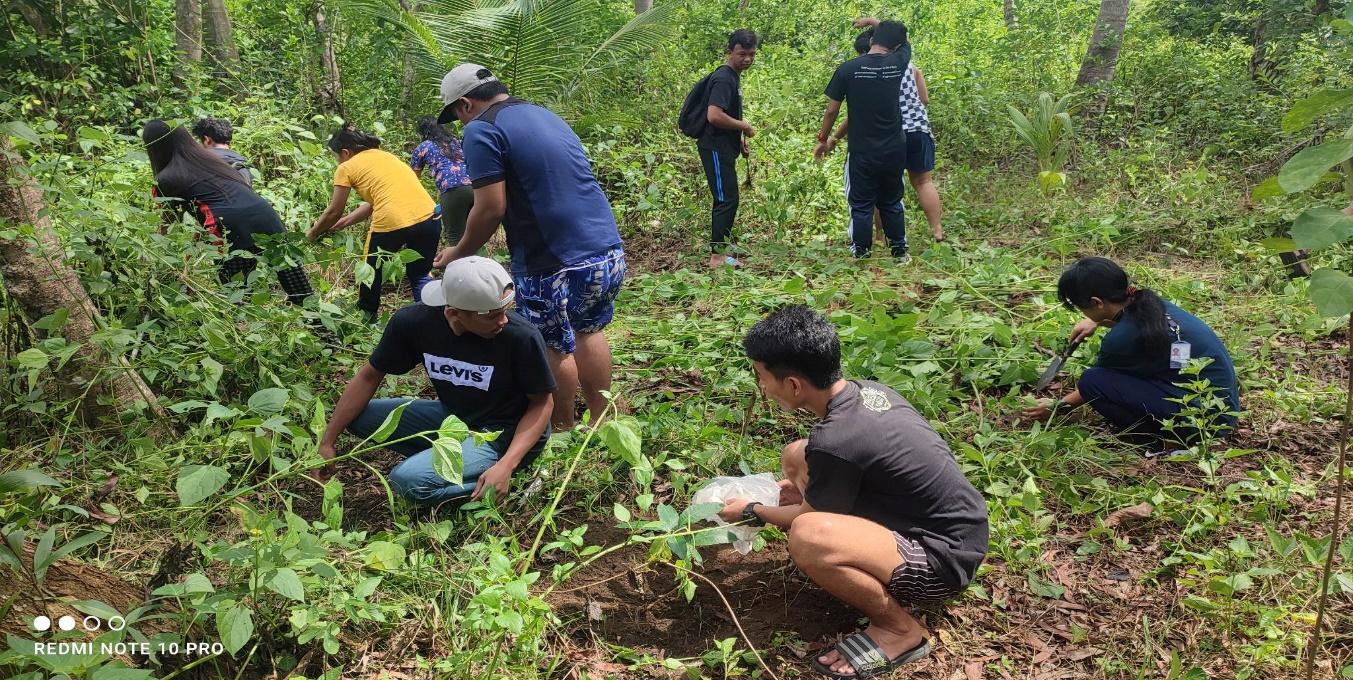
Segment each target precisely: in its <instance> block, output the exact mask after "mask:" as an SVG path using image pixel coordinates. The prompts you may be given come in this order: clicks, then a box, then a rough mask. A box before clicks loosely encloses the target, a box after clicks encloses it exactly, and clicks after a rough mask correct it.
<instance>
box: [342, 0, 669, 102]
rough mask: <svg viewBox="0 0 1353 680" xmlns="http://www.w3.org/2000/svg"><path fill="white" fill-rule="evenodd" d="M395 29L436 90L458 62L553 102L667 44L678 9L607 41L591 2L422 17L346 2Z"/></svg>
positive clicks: (376, 2) (438, 5)
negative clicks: (626, 61)
mask: <svg viewBox="0 0 1353 680" xmlns="http://www.w3.org/2000/svg"><path fill="white" fill-rule="evenodd" d="M340 4H341V5H342V6H343V7H346V8H349V9H351V10H353V11H355V12H357V13H359V14H363V15H366V16H370V17H373V18H378V19H381V20H384V21H389V22H391V23H393V24H394V25H396V26H398V27H399V28H400V29H401V30H402V31H403V32H404V33H405V35H406V36H407V38H408V47H407V48H406V49H408V50H409V53H410V54H411V55H412V56H413V57H414V63H415V64H416V67H417V69H418V71H419V73H420V75H421V76H422V77H423V78H424V79H425V81H427V82H437V81H438V80H440V79H441V77H442V75H443V74H444V73H445V72H446V70H447V69H448V68H450V67H451V66H452V65H454V64H456V63H457V62H461V61H469V62H474V63H478V64H483V65H485V66H488V67H489V68H490V69H491V70H493V71H494V73H495V74H496V75H497V76H498V77H499V78H501V79H502V80H503V82H504V83H506V84H507V86H508V88H509V89H511V91H512V93H513V94H515V95H517V96H520V97H524V98H532V99H537V100H544V101H549V102H555V101H559V100H560V99H562V98H563V97H565V96H567V95H569V94H571V93H573V92H574V91H576V90H577V88H578V87H579V86H580V84H581V83H582V82H584V81H585V80H586V79H587V78H593V77H596V76H597V75H598V73H599V72H600V71H602V70H603V69H605V68H607V67H610V66H613V65H614V64H615V63H617V62H619V61H623V60H624V59H626V58H630V57H633V56H635V55H638V54H640V53H641V52H644V51H647V50H650V49H652V48H653V47H654V46H655V45H658V44H661V43H662V42H664V41H666V40H667V39H668V38H669V37H670V36H671V34H672V31H673V29H674V27H675V26H674V20H675V17H676V10H677V8H678V7H680V3H661V4H658V5H657V6H656V7H653V8H652V9H650V10H648V11H647V12H644V13H643V14H640V15H639V16H636V17H634V18H633V19H632V20H630V21H629V22H627V23H626V24H625V25H624V26H621V27H620V28H619V29H618V30H615V31H614V32H613V33H609V34H608V31H607V30H606V28H605V27H604V26H603V25H601V24H600V23H599V22H598V21H597V20H596V17H597V16H598V14H597V12H596V6H595V5H594V4H593V3H591V2H588V1H587V0H543V1H538V0H488V1H487V2H467V1H465V0H431V1H429V2H424V3H419V5H418V10H417V11H410V10H407V9H405V7H404V5H402V4H401V3H399V2H398V1H397V0H342V1H341V2H340Z"/></svg>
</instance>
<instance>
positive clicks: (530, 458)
mask: <svg viewBox="0 0 1353 680" xmlns="http://www.w3.org/2000/svg"><path fill="white" fill-rule="evenodd" d="M406 402H407V403H408V404H409V406H408V408H405V409H404V413H402V414H401V415H400V417H399V426H398V427H396V428H395V431H394V432H393V433H391V435H390V437H389V439H387V441H394V440H396V439H403V438H405V437H410V436H412V435H416V434H418V433H420V432H429V431H430V435H431V437H430V438H429V437H414V438H413V439H409V440H406V441H402V442H398V443H395V444H391V445H389V446H388V447H387V448H389V449H390V450H392V451H394V452H395V453H398V454H400V455H401V456H404V460H403V461H401V462H400V463H399V464H398V465H396V466H395V467H394V469H392V470H390V486H391V487H393V488H394V490H395V492H396V493H398V494H399V495H400V497H401V498H403V499H404V500H407V501H409V502H410V503H416V504H418V505H439V504H441V503H445V502H446V501H449V500H455V499H458V498H465V497H468V496H469V495H470V494H471V493H474V489H475V483H476V482H477V481H478V480H479V476H480V475H482V474H484V471H485V470H487V469H489V468H490V467H492V466H493V464H494V463H497V462H498V459H500V458H502V455H503V452H505V451H507V447H508V444H510V443H511V434H512V433H511V432H505V433H503V436H502V437H499V438H498V439H497V440H496V441H492V442H485V443H484V444H476V443H475V440H474V437H468V438H466V439H465V441H463V442H461V449H460V451H461V456H462V457H463V459H464V461H465V469H464V474H463V477H464V479H463V480H462V483H460V484H452V483H451V482H448V481H446V480H445V479H442V477H441V475H438V474H437V472H436V471H435V470H433V469H432V441H433V440H434V439H436V437H437V432H436V431H437V428H439V427H441V425H442V421H443V420H446V417H447V416H449V415H451V412H450V411H448V410H447V409H446V407H445V406H443V405H442V402H440V401H438V400H436V399H372V400H371V402H370V403H368V404H367V405H366V408H365V409H362V412H361V414H359V415H358V416H357V418H355V419H354V420H353V421H352V422H351V423H349V424H348V428H347V429H348V432H349V433H350V434H354V435H356V436H358V437H364V438H365V437H369V436H371V433H373V432H375V431H376V430H377V429H379V428H380V426H381V423H384V422H385V418H386V416H388V415H390V412H391V411H393V410H395V409H396V408H398V407H399V405H400V404H403V403H406ZM549 438H550V431H549V428H546V429H545V433H544V434H543V435H541V437H540V441H538V442H536V445H535V446H533V447H531V450H530V451H528V452H527V454H526V457H525V458H523V459H522V462H521V464H520V465H518V466H517V471H518V472H520V471H522V470H524V469H527V468H529V467H530V465H531V464H532V463H534V462H535V459H536V457H537V456H539V455H540V452H541V451H543V450H544V449H545V442H547V441H548V440H549Z"/></svg>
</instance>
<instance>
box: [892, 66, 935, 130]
mask: <svg viewBox="0 0 1353 680" xmlns="http://www.w3.org/2000/svg"><path fill="white" fill-rule="evenodd" d="M897 102H898V104H899V105H901V107H902V129H903V130H904V131H906V132H914V131H916V130H920V131H921V132H924V133H926V134H929V133H930V116H929V115H928V114H927V113H926V108H925V104H922V103H921V93H920V91H918V90H917V88H916V66H915V65H914V64H913V65H912V66H911V67H910V68H908V69H907V73H906V75H904V76H902V89H901V91H900V92H899V93H898V96H897Z"/></svg>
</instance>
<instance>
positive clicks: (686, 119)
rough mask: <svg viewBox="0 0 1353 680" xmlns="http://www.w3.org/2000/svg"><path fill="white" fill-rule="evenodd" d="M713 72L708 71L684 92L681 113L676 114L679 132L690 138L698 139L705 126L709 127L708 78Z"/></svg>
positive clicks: (702, 133) (703, 132)
mask: <svg viewBox="0 0 1353 680" xmlns="http://www.w3.org/2000/svg"><path fill="white" fill-rule="evenodd" d="M713 76H714V74H713V73H710V74H709V75H707V76H705V77H704V78H701V79H700V82H698V83H696V84H695V87H692V88H691V91H690V92H689V93H687V94H686V101H684V102H682V103H681V114H680V115H679V116H677V127H679V128H681V134H683V135H686V136H687V137H690V138H692V139H699V138H700V137H701V136H702V135H704V134H705V128H707V127H709V114H708V113H707V111H708V109H709V79H710V78H711V77H713Z"/></svg>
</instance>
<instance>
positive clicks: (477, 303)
mask: <svg viewBox="0 0 1353 680" xmlns="http://www.w3.org/2000/svg"><path fill="white" fill-rule="evenodd" d="M515 295H516V290H515V287H514V286H513V285H512V277H511V276H508V274H507V270H506V269H503V265H501V264H498V263H497V262H495V261H494V260H491V259H489V258H487V257H480V256H478V255H471V256H469V257H462V258H460V259H459V260H456V261H454V262H452V263H451V264H448V265H446V271H445V272H444V273H443V274H442V280H441V281H430V282H428V284H427V285H425V286H423V293H422V295H421V297H422V299H423V304H425V305H429V306H431V307H442V306H445V307H450V308H452V309H463V310H465V311H467V312H492V311H496V310H499V309H502V308H503V307H506V306H507V305H508V303H510V302H512V298H513V297H514V296H515Z"/></svg>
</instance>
